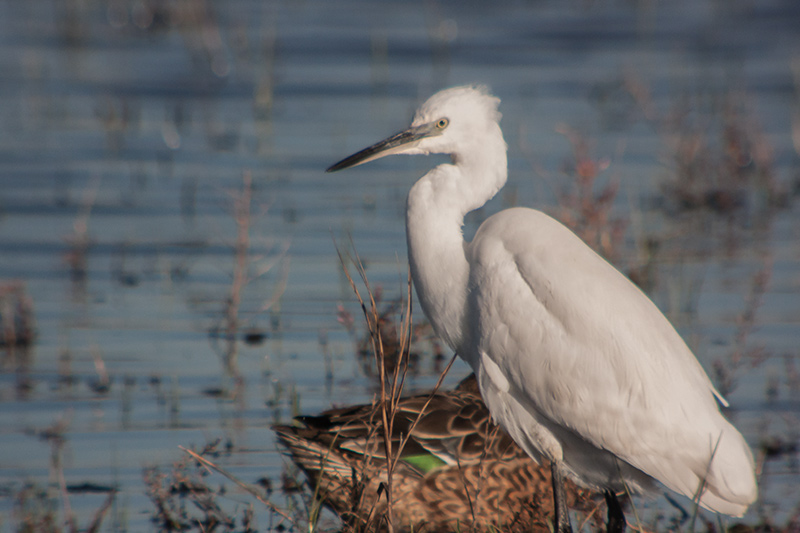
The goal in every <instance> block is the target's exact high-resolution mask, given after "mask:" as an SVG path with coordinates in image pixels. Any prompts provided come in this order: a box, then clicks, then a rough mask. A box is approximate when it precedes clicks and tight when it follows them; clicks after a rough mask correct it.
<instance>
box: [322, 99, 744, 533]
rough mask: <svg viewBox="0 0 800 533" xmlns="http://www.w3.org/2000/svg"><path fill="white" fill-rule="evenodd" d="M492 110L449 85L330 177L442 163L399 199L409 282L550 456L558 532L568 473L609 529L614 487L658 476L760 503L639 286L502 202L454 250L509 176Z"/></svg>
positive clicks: (720, 500) (442, 330)
mask: <svg viewBox="0 0 800 533" xmlns="http://www.w3.org/2000/svg"><path fill="white" fill-rule="evenodd" d="M499 103H500V100H499V99H498V98H495V97H493V96H491V95H490V94H489V93H488V91H487V89H486V88H484V87H455V88H451V89H446V90H443V91H441V92H439V93H437V94H435V95H434V96H432V97H431V98H430V99H429V100H428V101H427V102H425V103H424V104H423V105H422V107H420V109H419V110H418V111H417V113H416V115H415V117H414V120H413V122H412V124H411V127H410V128H409V129H407V130H405V131H403V132H400V133H398V134H396V135H393V136H391V137H389V138H388V139H386V140H384V141H381V142H379V143H377V144H375V145H373V146H371V147H369V148H367V149H365V150H362V151H361V152H358V153H357V154H354V155H352V156H350V157H348V158H346V159H344V160H342V161H340V162H339V163H336V164H335V165H333V166H332V167H330V168H329V169H328V171H329V172H332V171H336V170H341V169H344V168H348V167H352V166H355V165H359V164H361V163H365V162H367V161H371V160H374V159H377V158H379V157H383V156H386V155H389V154H431V153H444V154H449V155H450V156H451V158H452V163H451V164H442V165H439V166H437V167H436V168H434V169H433V170H431V171H430V172H428V173H427V174H426V175H425V176H423V177H422V178H421V179H420V180H419V181H417V183H416V184H415V185H414V186H413V187H412V188H411V192H410V193H409V195H408V204H407V211H406V231H407V238H408V258H409V262H410V265H411V276H412V278H413V281H414V285H415V287H416V290H417V295H418V297H419V301H420V304H421V306H422V309H423V311H424V312H425V315H426V316H427V317H428V320H430V322H431V324H432V325H433V327H434V329H435V331H436V333H437V335H439V336H440V337H441V338H442V339H443V340H444V341H446V342H447V344H449V345H450V347H451V348H453V350H455V351H456V353H458V355H459V356H461V357H462V358H463V359H464V360H465V361H466V362H467V363H469V364H470V366H472V368H473V370H474V371H475V374H476V375H477V377H478V382H479V385H480V389H481V392H482V394H483V397H484V399H485V401H486V404H487V405H488V407H489V410H490V412H491V414H492V416H493V417H494V418H495V419H496V420H497V421H498V422H499V423H500V424H501V425H502V426H503V427H504V428H505V429H506V430H507V431H508V433H509V434H510V435H511V436H512V438H513V439H514V440H515V441H516V442H517V443H518V444H519V445H520V446H521V447H522V448H523V449H524V450H525V451H526V452H527V453H528V454H529V455H531V456H532V457H533V458H534V459H536V458H538V457H540V456H544V457H546V458H547V459H549V460H550V461H551V462H552V465H553V466H552V470H553V490H554V496H555V501H556V513H555V514H556V524H555V525H556V528H557V530H558V531H560V532H564V531H571V527H570V522H569V515H568V512H567V509H566V505H565V502H564V498H563V496H562V495H561V491H562V483H561V481H562V480H563V479H564V476H565V475H567V476H570V477H572V478H574V479H575V480H576V481H578V482H579V483H582V484H584V485H587V486H589V487H592V488H596V489H600V490H604V491H605V493H606V499H607V501H608V503H609V529H614V530H618V531H619V530H623V529H624V528H625V518H624V516H623V515H622V511H621V509H620V507H619V503H618V502H617V501H616V497H615V495H614V494H615V493H617V492H620V491H623V490H625V489H626V487H627V488H628V489H630V490H634V491H647V490H651V489H653V488H654V481H655V480H657V481H659V482H661V483H662V484H664V485H665V486H666V487H668V488H669V489H671V490H673V491H675V492H678V493H680V494H683V495H684V496H687V497H689V498H693V499H695V501H697V502H699V504H700V505H701V506H702V507H705V508H707V509H710V510H712V511H715V512H719V513H724V514H728V515H734V516H741V515H742V514H743V513H744V512H745V510H746V509H747V507H748V506H749V505H750V504H751V503H753V502H754V501H755V499H756V494H757V488H756V480H755V473H754V465H753V457H752V453H751V451H750V449H749V447H748V446H747V443H746V442H745V440H744V438H743V437H742V435H741V434H740V433H739V432H738V431H737V430H736V428H734V427H733V425H731V424H730V423H729V422H728V421H727V420H726V419H725V418H724V417H723V416H722V414H721V413H720V411H719V407H718V405H717V402H720V403H723V404H726V402H725V400H724V399H723V398H722V396H721V395H720V394H719V393H718V392H717V391H716V390H715V389H714V386H713V385H712V383H711V380H710V379H709V378H708V376H707V375H706V373H705V372H704V371H703V368H702V367H701V366H700V363H699V362H698V361H697V359H696V358H695V357H694V355H693V354H692V352H691V351H690V350H689V348H688V347H687V346H686V344H685V343H684V342H683V340H682V339H681V337H680V336H679V335H678V333H677V332H676V331H675V329H674V328H673V327H672V325H671V324H670V323H669V321H668V320H667V319H666V318H665V317H664V315H663V314H662V313H661V312H660V311H659V310H658V308H657V307H656V306H655V305H654V304H653V303H652V302H651V301H650V299H649V298H647V296H645V294H644V293H642V292H641V291H640V290H639V289H638V288H637V287H636V286H635V285H634V284H633V283H631V282H630V281H629V280H628V279H627V278H626V277H625V276H623V275H622V274H620V273H619V271H617V270H616V269H615V268H614V267H612V266H611V265H610V264H609V263H607V262H606V261H605V260H604V259H602V258H601V257H600V256H599V255H597V254H596V253H595V252H594V251H592V250H591V249H590V248H589V247H588V246H587V245H586V244H584V243H583V242H582V241H581V240H580V239H579V238H578V237H577V236H575V234H573V233H572V232H571V231H570V230H569V229H567V228H566V227H564V226H563V225H561V224H560V223H559V222H557V221H555V220H554V219H552V218H550V217H549V216H547V215H545V214H544V213H542V212H540V211H536V210H533V209H526V208H512V209H506V210H504V211H501V212H499V213H497V214H495V215H493V216H491V217H489V218H488V219H487V220H486V221H485V222H484V223H483V224H482V225H481V226H480V228H479V229H478V231H477V232H476V234H475V236H474V238H473V239H472V241H471V242H465V241H464V238H463V235H462V225H463V221H464V215H466V214H467V213H468V212H470V211H472V210H474V209H477V208H479V207H481V206H482V205H483V204H484V203H486V202H487V201H488V200H489V199H491V198H492V197H493V196H494V195H495V193H497V191H499V190H500V188H501V187H502V186H503V185H504V184H505V182H506V177H507V164H506V144H505V141H504V140H503V133H502V131H501V130H500V125H499V120H500V116H501V115H500V113H499V112H498V110H497V108H498V105H499Z"/></svg>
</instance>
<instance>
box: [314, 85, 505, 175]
mask: <svg viewBox="0 0 800 533" xmlns="http://www.w3.org/2000/svg"><path fill="white" fill-rule="evenodd" d="M499 103H500V99H499V98H496V97H494V96H492V95H491V94H489V91H488V89H487V88H486V87H484V86H463V87H453V88H451V89H445V90H443V91H439V92H438V93H436V94H434V95H433V96H431V97H430V98H429V99H428V101H427V102H425V103H424V104H422V106H421V107H420V108H419V109H418V110H417V113H416V115H415V116H414V121H413V122H412V123H411V127H409V128H408V129H407V130H405V131H401V132H400V133H396V134H394V135H392V136H391V137H389V138H387V139H384V140H383V141H380V142H379V143H376V144H373V145H372V146H370V147H369V148H365V149H364V150H361V151H360V152H358V153H356V154H353V155H351V156H350V157H348V158H345V159H343V160H342V161H339V162H338V163H336V164H335V165H333V166H331V167H330V168H328V169H327V171H326V172H335V171H337V170H342V169H345V168H350V167H354V166H356V165H360V164H362V163H366V162H368V161H372V160H374V159H379V158H381V157H384V156H387V155H391V154H451V155H453V157H454V158H456V157H458V156H459V155H460V154H463V153H468V152H469V151H470V150H475V149H479V148H480V145H481V143H483V142H484V141H485V140H486V139H487V135H488V134H489V132H492V133H494V134H497V133H499V132H500V128H499V126H498V122H499V121H500V116H501V115H500V112H499V111H498V110H497V106H498V104H499ZM500 139H501V140H502V133H500Z"/></svg>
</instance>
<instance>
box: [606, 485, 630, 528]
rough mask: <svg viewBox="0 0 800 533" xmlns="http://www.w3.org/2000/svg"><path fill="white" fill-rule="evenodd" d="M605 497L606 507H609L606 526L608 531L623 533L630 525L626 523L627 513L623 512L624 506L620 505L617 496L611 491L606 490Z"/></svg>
mask: <svg viewBox="0 0 800 533" xmlns="http://www.w3.org/2000/svg"><path fill="white" fill-rule="evenodd" d="M605 495H606V506H608V525H607V526H606V531H607V532H608V533H623V532H624V531H625V527H626V526H627V525H628V524H627V522H625V513H623V512H622V506H621V505H620V504H619V500H618V499H617V495H616V494H614V492H613V491H610V490H606V491H605Z"/></svg>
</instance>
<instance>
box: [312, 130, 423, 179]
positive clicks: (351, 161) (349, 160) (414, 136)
mask: <svg viewBox="0 0 800 533" xmlns="http://www.w3.org/2000/svg"><path fill="white" fill-rule="evenodd" d="M435 124H436V123H435V122H432V123H430V124H423V125H421V126H416V127H411V128H409V129H407V130H405V131H401V132H400V133H395V134H394V135H392V136H391V137H389V138H388V139H384V140H382V141H381V142H378V143H375V144H373V145H372V146H370V147H369V148H364V149H363V150H361V151H360V152H358V153H356V154H353V155H351V156H350V157H346V158H344V159H342V160H341V161H339V162H338V163H336V164H335V165H331V166H330V167H328V169H327V170H326V171H325V172H336V171H337V170H343V169H345V168H350V167H354V166H356V165H361V164H362V163H367V162H368V161H373V160H375V159H380V158H381V157H385V156H387V155H392V154H400V153H403V152H405V151H406V150H411V149H412V148H414V147H416V146H417V144H418V143H419V141H421V140H422V139H424V138H425V137H430V136H432V135H436V134H438V133H439V132H438V130H437V129H436V125H435Z"/></svg>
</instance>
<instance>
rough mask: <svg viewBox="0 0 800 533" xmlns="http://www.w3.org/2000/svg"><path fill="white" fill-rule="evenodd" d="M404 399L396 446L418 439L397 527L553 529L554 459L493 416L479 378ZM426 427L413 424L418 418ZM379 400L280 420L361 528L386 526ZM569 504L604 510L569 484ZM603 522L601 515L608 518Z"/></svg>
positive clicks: (286, 437)
mask: <svg viewBox="0 0 800 533" xmlns="http://www.w3.org/2000/svg"><path fill="white" fill-rule="evenodd" d="M428 397H429V394H423V395H417V396H411V397H407V398H404V399H401V400H400V403H399V405H398V411H397V414H396V416H395V420H394V426H393V434H392V449H393V450H395V451H396V450H397V448H398V445H399V443H400V438H401V436H402V435H408V434H409V432H411V437H410V438H409V439H408V441H407V443H406V445H405V447H404V449H403V451H402V455H401V458H400V459H401V460H400V461H398V462H397V466H396V467H395V469H394V472H393V477H392V483H393V496H394V497H393V515H394V516H393V524H394V528H395V529H396V530H398V529H399V530H405V531H415V532H423V531H424V532H438V531H476V530H477V531H484V530H490V529H494V530H501V531H549V530H550V527H549V525H548V524H549V521H550V517H552V516H553V497H552V491H551V477H550V467H549V465H539V464H536V463H535V462H534V461H533V460H531V459H530V457H528V455H527V454H526V453H525V452H524V451H522V449H520V448H519V447H518V446H517V445H516V444H515V443H514V442H513V441H512V440H511V438H510V437H509V436H508V435H507V434H506V433H505V432H504V431H503V430H502V429H501V428H500V427H499V426H497V425H495V424H494V423H492V421H491V419H490V415H489V411H488V409H487V408H486V406H485V405H484V403H483V400H482V398H481V396H480V393H479V392H478V387H477V383H476V380H475V377H474V375H473V376H470V377H468V378H467V379H465V380H464V381H462V382H461V384H460V385H459V386H458V387H457V388H456V389H455V390H452V391H447V392H437V393H436V394H434V396H433V398H432V399H431V402H430V404H429V405H428V407H427V408H426V409H425V411H424V412H423V413H422V414H421V415H420V412H421V411H422V409H423V406H424V405H425V402H426V401H427V400H428ZM418 417H419V421H418V422H417V425H416V426H415V427H414V428H413V431H412V430H411V426H412V424H413V423H414V421H415V420H416V419H417V418H418ZM381 420H382V417H381V409H380V405H379V404H378V403H373V404H370V405H359V406H353V407H345V408H340V409H332V410H329V411H325V412H324V413H322V414H320V415H319V416H302V417H298V418H297V419H296V421H297V422H298V423H299V425H297V426H274V427H273V429H274V430H275V432H276V433H277V435H278V438H279V440H280V441H281V443H283V445H284V446H285V447H286V449H287V450H288V452H289V454H290V455H291V458H292V460H293V461H294V462H295V463H296V464H297V465H298V466H299V467H300V468H301V469H302V470H303V471H304V472H305V473H306V474H307V475H308V478H309V483H310V485H311V488H312V490H315V491H316V493H317V495H318V497H319V499H320V500H321V501H322V502H323V503H324V504H326V505H328V506H329V507H331V508H332V509H333V510H334V511H335V512H336V513H337V514H338V515H339V516H340V517H341V518H342V520H344V521H345V522H346V523H348V524H351V525H352V526H354V527H355V528H356V529H357V530H362V529H384V525H385V519H386V513H387V504H386V496H385V493H384V488H385V485H386V481H387V473H386V451H385V447H384V443H383V434H382V433H381V431H382V430H381V428H382V425H383V424H382V422H381ZM567 494H568V496H567V498H568V505H569V506H570V507H571V508H573V509H577V510H580V511H582V512H584V513H586V514H589V515H592V516H594V517H597V518H598V520H599V517H600V516H602V513H599V512H596V511H597V510H598V507H599V506H600V505H601V504H600V503H598V502H600V501H601V500H602V497H600V496H599V495H598V494H596V493H593V492H591V491H588V490H585V489H581V488H578V487H577V486H575V485H572V484H569V486H568V492H567ZM598 523H599V522H598Z"/></svg>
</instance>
